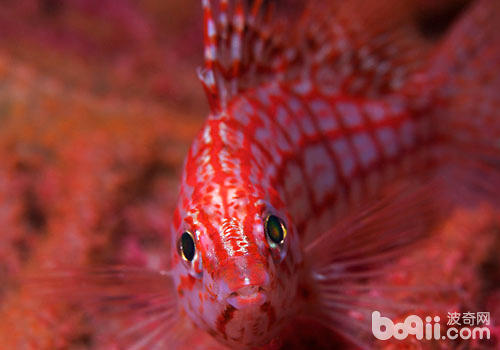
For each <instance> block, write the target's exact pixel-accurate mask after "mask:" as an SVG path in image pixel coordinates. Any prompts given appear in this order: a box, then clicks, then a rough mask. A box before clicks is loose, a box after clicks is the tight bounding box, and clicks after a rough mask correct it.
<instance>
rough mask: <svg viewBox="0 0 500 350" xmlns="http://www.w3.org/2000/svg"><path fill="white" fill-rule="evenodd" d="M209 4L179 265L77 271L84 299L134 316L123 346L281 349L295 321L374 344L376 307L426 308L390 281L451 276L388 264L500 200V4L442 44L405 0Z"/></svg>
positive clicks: (177, 219) (479, 6)
mask: <svg viewBox="0 0 500 350" xmlns="http://www.w3.org/2000/svg"><path fill="white" fill-rule="evenodd" d="M394 7H396V8H397V9H394ZM203 11H204V27H205V67H204V69H202V70H200V72H199V76H200V78H201V81H202V83H203V87H204V88H205V91H206V93H207V96H208V100H209V104H210V108H211V112H210V115H209V116H208V118H207V120H206V122H205V124H204V126H203V127H202V130H201V131H200V133H199V135H198V137H197V138H196V139H195V140H194V142H193V144H192V146H191V148H190V150H189V153H188V155H187V159H186V162H185V166H184V172H183V175H182V181H181V189H180V196H179V201H178V206H177V209H176V211H175V214H174V220H173V225H172V232H171V236H172V242H173V244H172V251H171V252H169V254H171V263H172V265H171V267H170V268H169V269H168V270H167V271H163V272H158V273H154V272H141V271H136V270H129V269H118V270H103V271H101V272H99V271H97V272H96V273H95V274H84V273H82V274H79V273H76V272H75V273H72V274H71V276H72V277H73V278H76V279H77V280H79V281H80V282H82V281H83V282H86V283H89V286H88V287H86V288H83V289H82V290H81V291H79V292H78V293H76V295H78V296H83V297H84V296H85V295H86V296H92V297H91V298H90V297H89V298H90V299H92V300H94V301H95V300H96V298H97V301H98V304H99V305H102V306H100V311H103V310H102V309H103V308H106V305H108V306H107V307H108V308H113V307H114V306H115V305H116V306H117V307H118V308H119V309H120V310H121V311H122V315H123V314H125V315H126V316H127V317H129V316H130V315H131V314H133V315H134V316H133V317H132V320H133V321H131V322H130V324H129V325H128V327H127V329H125V330H123V329H122V330H120V331H119V332H118V336H117V340H116V342H117V344H122V345H123V346H124V348H127V349H151V348H169V349H174V348H179V349H183V348H188V347H189V348H193V347H197V346H198V347H200V348H208V347H219V346H220V347H224V346H229V347H230V348H255V347H261V346H265V347H271V348H272V347H279V346H280V345H281V344H284V343H286V340H285V339H286V337H289V336H293V334H291V333H290V329H292V330H293V329H294V328H293V327H294V325H297V324H299V325H300V324H309V325H313V326H311V327H323V328H324V329H325V330H327V331H328V332H329V331H331V332H333V333H335V334H340V335H341V336H342V337H343V338H344V339H345V342H346V343H350V344H354V345H356V346H358V347H362V348H371V347H374V346H375V345H374V338H373V336H372V335H371V333H370V329H369V322H370V316H371V312H372V311H373V310H379V311H383V312H386V313H390V314H392V315H394V316H395V317H401V316H402V315H405V313H407V312H409V311H414V310H421V309H422V308H423V307H421V306H419V305H418V304H419V303H418V302H417V303H415V302H403V301H401V300H399V301H395V300H391V297H390V295H391V293H393V292H394V291H395V290H396V289H397V288H400V290H401V289H402V290H404V291H406V292H412V291H413V292H414V293H415V294H418V295H421V294H422V293H423V292H425V293H424V294H426V293H427V294H430V295H431V297H432V293H438V292H439V291H440V290H442V288H444V287H439V286H430V287H429V286H420V287H419V288H420V289H419V288H417V287H409V286H407V288H406V289H405V284H404V281H403V283H402V284H401V285H399V286H394V285H389V284H384V283H386V282H387V280H386V278H387V276H394V274H397V271H395V270H394V269H393V268H392V266H393V265H394V264H393V262H395V261H398V260H400V259H401V258H402V257H404V256H405V255H406V254H408V252H410V251H411V250H413V249H416V248H417V247H420V244H422V243H423V242H424V241H425V240H426V239H427V238H429V237H430V236H431V233H432V232H433V227H435V226H436V225H437V224H438V223H439V222H440V221H441V220H442V219H443V218H444V217H445V215H446V213H447V212H448V209H449V208H450V207H452V206H454V205H457V204H464V203H465V204H468V205H473V204H474V203H477V202H478V201H479V200H485V201H489V202H491V203H493V204H497V202H498V200H497V199H498V197H497V196H498V194H499V190H498V188H500V187H499V186H498V185H499V180H500V177H498V164H499V160H500V159H499V154H500V143H499V140H500V115H499V112H498V110H499V109H498V107H499V106H498V100H499V97H500V96H499V91H500V89H499V88H500V79H499V76H498V74H497V72H498V68H499V62H500V45H499V44H500V35H499V33H500V31H499V30H498V29H499V28H498V24H497V22H496V21H495V16H496V15H498V14H500V12H499V6H498V4H497V2H495V1H492V0H479V1H476V2H475V3H474V4H472V5H471V7H470V8H469V9H468V10H467V11H466V12H465V14H464V15H463V16H462V17H461V18H460V19H459V20H458V21H457V23H456V24H455V25H454V26H453V27H452V28H451V30H450V32H449V33H448V34H447V35H445V37H444V39H443V40H442V41H441V42H439V43H437V44H435V45H430V44H428V43H425V41H424V40H423V39H420V38H419V37H418V33H417V32H416V31H414V30H413V28H412V26H411V24H410V20H409V9H408V8H407V7H406V5H405V4H402V2H393V3H384V4H383V5H380V4H372V3H366V2H359V1H354V2H349V3H348V4H346V3H342V2H334V3H333V4H327V3H322V2H314V3H312V4H311V5H310V6H307V7H306V9H305V10H304V14H303V15H302V16H300V17H298V18H297V19H296V20H295V21H292V20H290V19H289V18H288V17H285V15H280V14H279V13H275V12H273V11H272V8H271V6H270V5H267V6H266V5H263V2H262V1H259V0H257V1H255V2H254V4H253V6H252V7H251V8H249V9H246V8H245V6H244V5H243V3H242V2H241V1H228V0H220V1H210V0H203ZM393 11H394V13H397V14H398V15H397V16H394V17H391V13H393ZM290 16H292V17H293V14H290ZM117 281H118V282H119V283H118V284H114V283H116V282H117ZM446 288H449V289H454V288H455V286H446ZM124 293H125V294H124ZM422 298H423V297H422ZM422 300H424V299H422ZM421 302H422V303H424V304H425V303H426V304H425V305H426V307H429V308H431V309H432V308H438V305H435V304H433V303H432V302H424V301H421ZM104 311H105V310H104ZM124 317H125V316H124ZM193 325H194V326H193ZM314 325H317V326H314ZM194 327H197V329H195V328H194ZM200 330H201V331H200ZM213 339H215V340H216V341H218V342H219V343H216V342H215V340H213ZM217 344H224V345H217Z"/></svg>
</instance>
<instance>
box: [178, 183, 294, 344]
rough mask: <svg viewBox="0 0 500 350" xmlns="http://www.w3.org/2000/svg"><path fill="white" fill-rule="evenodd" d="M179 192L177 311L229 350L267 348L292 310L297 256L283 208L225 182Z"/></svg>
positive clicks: (271, 198)
mask: <svg viewBox="0 0 500 350" xmlns="http://www.w3.org/2000/svg"><path fill="white" fill-rule="evenodd" d="M182 188H183V189H182V190H181V196H180V201H179V205H178V207H177V210H176V211H175V215H174V220H173V221H174V224H173V244H172V249H173V252H172V254H173V255H172V256H173V271H174V280H175V284H176V288H177V292H178V296H179V305H180V307H181V309H182V310H183V311H184V312H185V313H186V314H187V315H188V317H189V318H190V319H191V320H192V321H193V322H194V323H195V324H196V325H197V326H198V327H200V328H202V329H205V330H206V331H207V332H209V333H210V334H211V335H213V336H214V337H215V338H217V339H218V340H220V341H221V342H223V343H226V344H228V345H230V346H235V347H240V348H241V347H253V346H259V345H263V344H266V343H267V342H269V341H270V340H272V339H273V337H275V336H276V335H277V334H278V333H279V331H280V329H281V328H282V327H283V326H284V325H285V324H286V321H287V320H288V319H289V318H290V317H289V316H290V315H291V313H293V312H295V311H294V310H296V304H297V303H296V295H297V289H298V274H297V270H298V269H299V266H300V265H301V253H300V249H299V242H298V237H297V233H296V230H295V228H294V226H293V224H292V221H291V219H290V217H289V216H288V214H287V212H286V210H285V206H284V203H282V202H281V200H280V198H279V196H278V195H277V193H276V192H275V191H269V190H268V191H263V189H262V188H260V187H259V186H248V184H245V183H241V182H239V181H238V179H236V178H234V177H231V176H228V178H224V177H222V176H221V178H219V180H218V181H215V182H202V183H197V184H195V185H194V186H192V187H190V186H189V183H188V182H186V183H184V184H183V186H182Z"/></svg>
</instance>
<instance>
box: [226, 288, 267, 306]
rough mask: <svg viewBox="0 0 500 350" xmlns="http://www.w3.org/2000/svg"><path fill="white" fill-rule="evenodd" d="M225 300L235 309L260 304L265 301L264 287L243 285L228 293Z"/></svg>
mask: <svg viewBox="0 0 500 350" xmlns="http://www.w3.org/2000/svg"><path fill="white" fill-rule="evenodd" d="M226 301H227V303H228V304H229V305H231V306H233V307H234V308H235V309H238V310H243V309H248V308H251V307H256V306H261V305H262V304H264V303H265V302H266V301H267V295H266V291H265V290H264V288H262V287H260V286H245V287H243V288H240V289H238V290H237V291H236V292H232V293H231V294H229V296H228V297H227V298H226Z"/></svg>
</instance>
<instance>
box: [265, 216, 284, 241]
mask: <svg viewBox="0 0 500 350" xmlns="http://www.w3.org/2000/svg"><path fill="white" fill-rule="evenodd" d="M264 228H265V231H266V235H267V238H268V240H269V241H270V243H271V244H278V245H281V244H283V241H284V240H285V237H286V227H285V224H284V223H283V220H281V219H280V218H279V217H277V216H276V215H269V216H268V217H267V219H266V222H265V226H264Z"/></svg>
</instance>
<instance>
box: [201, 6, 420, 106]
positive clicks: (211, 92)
mask: <svg viewBox="0 0 500 350" xmlns="http://www.w3.org/2000/svg"><path fill="white" fill-rule="evenodd" d="M268 3H269V4H268ZM376 3H377V2H373V4H372V3H371V2H363V1H357V0H353V1H350V2H343V1H336V0H335V1H332V2H331V3H330V2H328V1H314V2H311V3H309V4H308V5H307V6H306V8H305V9H304V11H302V13H301V15H300V16H299V17H298V19H295V20H292V19H291V18H289V17H288V16H287V15H285V14H284V13H283V11H274V6H273V2H266V5H264V1H263V0H255V1H254V2H253V5H251V7H249V8H247V7H246V6H245V5H244V4H243V1H242V0H234V1H230V0H202V4H203V12H204V28H205V36H204V39H205V41H204V42H205V67H204V69H200V70H199V72H198V74H199V77H200V80H201V82H202V84H203V87H204V89H205V91H206V93H207V97H208V100H209V104H210V109H211V111H212V113H219V112H221V111H223V110H224V109H225V108H226V106H227V104H228V102H229V101H230V100H231V98H232V97H234V96H236V95H237V94H239V93H241V92H243V91H245V90H246V89H248V88H251V87H255V86H257V85H258V84H261V83H264V82H266V81H269V80H271V79H272V80H278V81H283V80H286V81H288V82H290V83H291V84H292V87H293V86H295V85H296V86H301V88H302V89H303V88H304V86H315V87H320V88H324V89H325V90H326V91H333V92H337V91H339V90H340V91H342V92H344V93H349V94H357V95H371V96H373V95H377V93H386V92H391V91H394V90H396V89H398V88H400V86H401V85H402V84H403V82H404V80H405V79H406V78H407V76H408V75H409V74H410V73H411V72H413V71H414V70H415V66H416V65H417V64H418V63H420V62H421V61H422V58H423V56H424V55H423V54H422V52H424V51H425V50H424V49H423V48H424V47H425V45H423V39H422V40H420V39H419V38H417V35H416V34H415V32H416V30H415V28H413V27H412V25H410V24H408V23H411V21H410V19H409V18H410V13H411V9H410V8H409V7H408V6H407V5H406V3H407V1H390V3H391V4H392V5H387V4H385V3H384V4H385V5H376ZM367 4H372V5H370V6H368V5H367ZM374 4H375V5H374ZM304 82H306V83H312V84H303V83H304Z"/></svg>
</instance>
